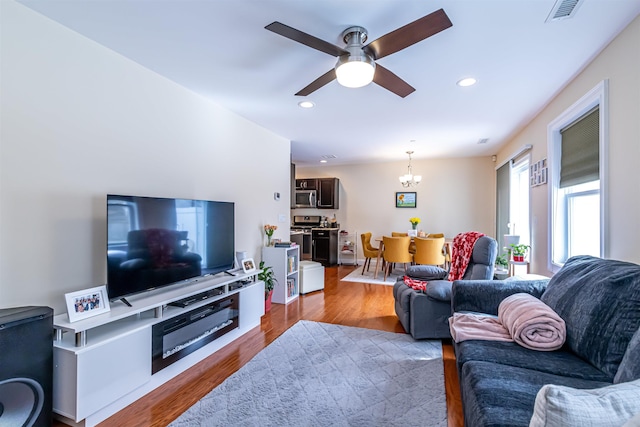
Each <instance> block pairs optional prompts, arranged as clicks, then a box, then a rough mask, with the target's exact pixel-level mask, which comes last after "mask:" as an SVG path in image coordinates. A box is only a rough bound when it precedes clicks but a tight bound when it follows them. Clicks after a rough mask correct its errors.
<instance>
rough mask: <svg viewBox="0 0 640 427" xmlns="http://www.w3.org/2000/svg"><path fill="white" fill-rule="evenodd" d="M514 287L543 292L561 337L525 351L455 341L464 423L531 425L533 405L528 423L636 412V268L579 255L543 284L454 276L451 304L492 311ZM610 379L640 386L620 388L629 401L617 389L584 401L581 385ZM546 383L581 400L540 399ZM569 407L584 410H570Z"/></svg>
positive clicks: (639, 373) (639, 398)
mask: <svg viewBox="0 0 640 427" xmlns="http://www.w3.org/2000/svg"><path fill="white" fill-rule="evenodd" d="M519 292H526V293H529V294H532V295H534V296H536V297H538V298H540V300H541V301H542V302H544V303H545V304H547V305H548V306H549V307H551V308H552V309H553V310H554V311H555V312H556V313H558V314H559V315H560V317H562V319H563V320H564V321H565V323H566V332H567V333H566V342H565V344H564V346H563V347H562V348H561V349H560V350H556V351H551V352H543V351H535V350H529V349H527V348H524V347H521V346H519V345H518V344H516V343H513V342H497V341H481V340H469V341H462V342H459V343H454V349H455V353H456V360H457V366H458V374H459V380H460V389H461V394H462V404H463V411H464V419H465V426H467V427H475V426H529V423H530V421H531V420H532V416H533V414H534V404H535V410H536V417H538V418H537V423H536V422H532V425H556V424H554V423H549V422H548V420H549V419H561V420H562V419H564V420H569V419H572V420H575V419H576V418H575V416H578V417H582V418H578V419H581V420H582V421H581V422H575V421H571V422H570V421H563V422H561V424H562V425H603V424H600V423H601V421H598V420H607V421H611V423H609V424H604V425H622V424H623V423H622V422H620V423H618V422H619V421H620V420H625V419H629V418H631V417H632V416H633V415H634V414H636V413H640V381H634V380H638V379H639V378H640V329H639V328H640V266H638V265H636V264H632V263H627V262H622V261H614V260H604V259H600V258H594V257H590V256H577V257H573V258H571V259H569V260H568V261H567V262H566V264H565V265H564V266H563V268H562V269H561V270H560V271H559V272H558V273H556V274H555V275H554V276H553V278H551V280H549V281H548V282H546V281H495V280H494V281H474V280H471V281H456V282H454V283H453V287H452V296H451V299H452V309H453V311H454V312H479V313H487V314H492V315H496V314H497V312H498V306H499V304H500V302H501V301H502V300H503V299H504V298H506V297H507V296H509V295H512V294H514V293H519ZM623 383H624V384H623ZM547 384H554V386H547V387H545V390H544V391H543V392H541V393H540V396H538V399H537V400H536V397H537V395H538V392H539V391H540V389H541V388H542V387H543V386H545V385H547ZM614 384H621V385H625V386H628V385H629V384H631V385H632V387H627V388H631V389H634V390H637V391H636V392H631V394H630V395H628V393H627V392H625V393H627V394H626V395H624V396H625V399H626V396H627V395H628V396H629V399H630V400H629V402H627V401H626V400H625V399H622V398H621V397H620V396H621V395H622V394H620V395H615V396H616V397H615V398H614V400H615V402H613V403H612V402H606V399H605V401H604V403H602V402H601V401H600V400H598V399H599V398H598V399H595V400H594V401H584V397H583V396H582V395H585V394H586V393H585V392H584V391H583V390H584V389H587V390H592V389H601V388H602V387H607V386H612V385H614ZM557 386H565V387H557ZM549 387H555V388H556V389H557V390H560V391H562V392H563V393H564V392H567V393H569V395H571V394H572V393H573V394H576V392H580V393H578V394H580V396H579V397H577V400H576V401H575V402H581V399H582V401H584V402H583V403H584V405H582V404H577V403H574V404H558V403H557V402H555V403H554V402H547V401H545V398H546V395H547V394H548V393H547V389H548V388H549ZM634 387H635V388H634ZM579 389H583V390H579ZM611 389H612V390H615V389H616V387H615V386H614V387H612V388H611ZM557 390H556V391H557ZM574 390H575V391H574ZM602 390H606V391H608V390H609V388H607V389H602ZM634 393H635V394H634ZM604 394H607V393H604ZM594 402H598V404H595V403H594ZM599 403H602V406H601V407H600V406H599ZM545 405H546V406H545ZM625 405H626V406H625ZM634 405H637V406H634ZM611 408H616V410H615V411H613V410H612V409H611ZM574 409H575V411H581V412H580V413H579V414H571V411H573V410H574ZM554 411H555V412H554ZM559 411H561V412H562V411H564V412H562V413H559ZM591 411H592V412H591ZM634 411H636V412H634ZM570 416H574V418H570ZM540 417H542V418H540ZM545 417H546V419H547V421H544V419H545ZM553 417H556V418H553ZM558 417H559V418H558ZM563 417H565V418H563ZM566 417H569V418H566ZM616 417H617V418H616ZM540 419H542V420H543V421H542V422H541V421H540ZM585 420H586V421H585ZM591 421H593V423H592V422H591Z"/></svg>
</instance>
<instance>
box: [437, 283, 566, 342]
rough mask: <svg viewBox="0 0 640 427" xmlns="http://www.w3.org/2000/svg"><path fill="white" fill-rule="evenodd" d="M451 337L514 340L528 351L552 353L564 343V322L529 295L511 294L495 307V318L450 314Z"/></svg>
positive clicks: (454, 338)
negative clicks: (496, 308) (496, 315)
mask: <svg viewBox="0 0 640 427" xmlns="http://www.w3.org/2000/svg"><path fill="white" fill-rule="evenodd" d="M449 329H450V330H451V337H452V338H453V340H454V341H455V342H461V341H466V340H488V341H515V342H516V343H518V344H519V345H521V346H523V347H526V348H529V349H531V350H541V351H553V350H557V349H559V348H560V347H562V345H563V344H564V341H565V338H566V328H565V323H564V320H562V318H561V317H560V316H558V315H557V314H556V312H554V311H553V310H552V309H551V308H550V307H549V306H547V305H546V304H545V303H543V302H542V301H540V300H539V299H537V298H535V297H534V296H532V295H529V294H524V293H521V294H514V295H511V296H509V297H507V298H505V299H504V300H503V301H502V302H501V303H500V306H499V307H498V317H497V318H496V317H494V316H490V315H482V314H473V313H454V315H453V316H452V317H450V318H449Z"/></svg>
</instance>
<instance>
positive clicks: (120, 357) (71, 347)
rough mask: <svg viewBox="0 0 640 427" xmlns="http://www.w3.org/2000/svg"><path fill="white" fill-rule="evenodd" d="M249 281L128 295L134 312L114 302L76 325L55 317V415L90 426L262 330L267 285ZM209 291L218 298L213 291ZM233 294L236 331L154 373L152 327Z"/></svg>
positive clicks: (208, 281)
mask: <svg viewBox="0 0 640 427" xmlns="http://www.w3.org/2000/svg"><path fill="white" fill-rule="evenodd" d="M254 276H255V273H254V274H250V275H246V274H238V275H237V276H235V277H231V276H227V275H225V276H209V277H204V278H202V279H198V280H197V281H194V282H191V283H188V284H185V283H181V284H176V285H171V286H167V287H164V288H160V289H156V290H153V291H149V292H145V293H142V294H139V295H134V296H131V297H127V300H128V301H129V302H130V303H131V305H132V307H128V306H126V305H125V304H124V303H122V302H120V301H116V302H113V303H112V304H111V310H110V311H109V312H107V313H104V314H101V315H98V316H94V317H91V318H88V319H85V320H80V321H77V322H73V323H71V322H69V319H68V316H67V314H66V313H65V314H60V315H57V316H55V317H54V322H53V326H54V329H55V330H56V340H55V341H54V350H53V353H54V354H53V358H54V372H53V409H54V412H55V413H56V414H57V416H56V417H57V418H61V419H62V420H63V421H65V422H72V423H79V422H82V424H83V425H85V426H91V425H95V424H97V423H99V422H101V421H103V420H104V419H106V418H107V417H109V416H111V415H113V413H115V412H117V411H118V410H120V409H122V408H124V407H125V406H127V405H129V404H131V403H132V402H134V401H135V400H137V399H139V398H140V397H142V396H144V395H145V394H147V393H148V392H150V391H151V390H153V389H154V388H156V387H158V386H160V385H162V384H164V383H165V382H166V381H168V380H170V379H171V378H173V377H175V376H176V375H178V374H179V373H181V372H183V371H185V370H186V369H188V368H190V367H191V366H193V365H194V364H195V363H198V362H199V361H200V360H202V359H204V358H205V357H207V356H209V355H210V354H212V353H214V352H215V351H217V350H219V349H220V348H222V347H224V346H225V345H227V344H228V343H230V342H231V341H233V340H234V339H237V338H239V337H240V336H242V335H243V334H245V333H246V332H248V331H249V330H251V329H252V328H255V327H257V326H259V325H260V317H261V316H262V315H264V284H263V283H262V282H255V281H251V279H253V278H254ZM243 282H244V283H243ZM214 289H218V290H219V292H210V291H212V290H214ZM205 294H206V295H207V297H206V298H202V299H201V298H196V299H197V302H194V303H193V304H190V305H188V306H187V307H175V306H169V305H168V304H169V303H172V302H174V301H178V300H183V299H185V298H189V297H194V296H203V295H205ZM214 294H215V295H214ZM235 294H240V296H239V297H238V298H239V309H238V317H239V322H238V327H236V328H235V329H233V330H231V331H230V332H228V333H227V334H225V335H222V336H220V337H219V338H217V339H215V340H213V341H211V342H210V343H208V344H206V345H205V346H203V347H201V348H198V349H196V350H195V351H193V352H191V353H189V354H187V355H186V356H185V357H183V358H181V359H179V360H177V361H176V362H175V363H173V364H171V365H170V366H167V367H166V368H164V369H162V370H160V371H158V372H156V373H155V374H152V330H153V327H154V325H156V324H159V323H161V322H163V321H166V320H168V319H172V318H174V317H176V316H189V312H191V311H192V310H198V309H199V308H201V307H202V308H203V309H204V308H205V307H204V306H205V305H210V304H212V303H215V302H216V301H218V300H223V299H225V298H227V297H230V296H233V295H235ZM209 295H211V296H209ZM96 384H99V386H98V387H97V386H96Z"/></svg>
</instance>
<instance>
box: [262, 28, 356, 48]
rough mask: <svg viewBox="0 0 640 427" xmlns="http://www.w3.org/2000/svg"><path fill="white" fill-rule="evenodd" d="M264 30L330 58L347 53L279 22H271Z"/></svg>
mask: <svg viewBox="0 0 640 427" xmlns="http://www.w3.org/2000/svg"><path fill="white" fill-rule="evenodd" d="M264 28H266V29H267V30H269V31H273V32H274V33H276V34H279V35H281V36H283V37H286V38H288V39H291V40H293V41H296V42H298V43H302V44H303V45H306V46H309V47H311V48H314V49H316V50H319V51H320V52H324V53H328V54H329V55H332V56H340V55H344V54H346V53H348V52H347V51H345V50H343V49H342V48H340V47H338V46H336V45H333V44H331V43H329V42H326V41H324V40H321V39H319V38H317V37H314V36H312V35H310V34H307V33H304V32H302V31H300V30H296V29H295V28H291V27H290V26H288V25H284V24H282V23H280V22H272V23H271V24H269V25H267V26H266V27H264Z"/></svg>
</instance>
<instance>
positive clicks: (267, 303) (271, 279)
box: [258, 261, 278, 313]
mask: <svg viewBox="0 0 640 427" xmlns="http://www.w3.org/2000/svg"><path fill="white" fill-rule="evenodd" d="M258 268H259V270H260V271H259V272H258V280H261V281H263V282H264V311H265V313H266V312H267V311H269V310H271V296H272V295H273V288H275V286H276V283H278V279H276V276H275V273H274V272H273V267H271V266H269V267H265V266H264V261H260V265H259V266H258Z"/></svg>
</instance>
